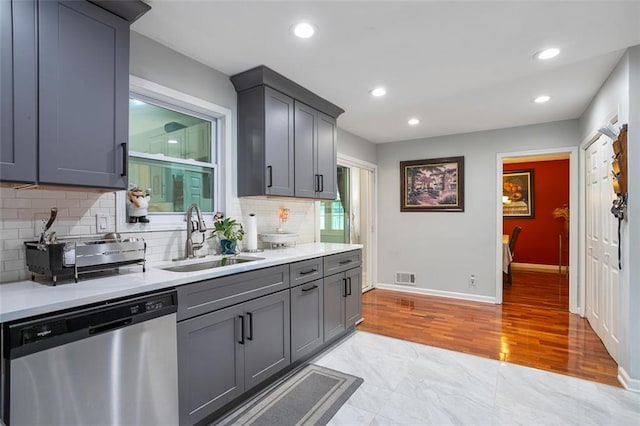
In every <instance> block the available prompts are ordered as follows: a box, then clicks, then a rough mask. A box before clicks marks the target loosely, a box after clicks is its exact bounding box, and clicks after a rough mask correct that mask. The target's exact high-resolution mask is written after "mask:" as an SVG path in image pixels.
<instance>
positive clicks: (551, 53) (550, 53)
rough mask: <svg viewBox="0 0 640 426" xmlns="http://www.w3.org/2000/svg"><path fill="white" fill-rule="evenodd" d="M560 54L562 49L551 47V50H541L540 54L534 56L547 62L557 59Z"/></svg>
mask: <svg viewBox="0 0 640 426" xmlns="http://www.w3.org/2000/svg"><path fill="white" fill-rule="evenodd" d="M559 53H560V49H557V48H555V47H551V48H549V49H544V50H541V51H540V52H538V53H536V54H535V55H534V56H535V57H536V59H540V60H542V61H545V60H547V59H551V58H555V57H556V56H558V54H559Z"/></svg>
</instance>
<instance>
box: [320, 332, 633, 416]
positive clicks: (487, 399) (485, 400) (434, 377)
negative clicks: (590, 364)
mask: <svg viewBox="0 0 640 426" xmlns="http://www.w3.org/2000/svg"><path fill="white" fill-rule="evenodd" d="M313 363H315V364H318V365H322V366H325V367H328V368H333V369H335V370H339V371H343V372H345V373H350V374H353V375H355V376H358V377H362V378H363V379H364V383H363V384H362V385H361V386H360V388H358V390H357V391H356V392H355V393H354V394H353V395H352V396H351V398H350V399H349V400H348V401H347V402H346V403H345V404H344V405H343V406H342V408H341V409H340V411H338V413H337V414H336V415H335V416H334V417H333V419H331V422H330V423H329V424H330V425H331V426H337V425H348V426H356V425H449V424H465V425H616V426H620V425H640V393H634V392H630V391H627V390H624V389H620V388H616V387H613V386H608V385H603V384H600V383H595V382H591V381H587V380H582V379H578V378H574V377H569V376H565V375H560V374H556V373H551V372H547V371H542V370H536V369H533V368H529V367H523V366H519V365H515V364H509V363H504V362H500V361H498V360H492V359H487V358H482V357H478V356H475V355H468V354H463V353H460V352H453V351H449V350H446V349H440V348H435V347H432V346H426V345H421V344H418V343H413V342H407V341H404V340H398V339H394V338H390V337H385V336H380V335H377V334H371V333H367V332H362V331H356V332H355V333H354V334H352V335H351V336H349V337H348V338H346V339H345V340H343V341H342V342H341V343H339V344H338V345H336V346H335V347H334V348H333V349H331V350H330V351H329V352H326V353H324V354H322V355H321V356H319V357H318V358H316V359H314V360H313Z"/></svg>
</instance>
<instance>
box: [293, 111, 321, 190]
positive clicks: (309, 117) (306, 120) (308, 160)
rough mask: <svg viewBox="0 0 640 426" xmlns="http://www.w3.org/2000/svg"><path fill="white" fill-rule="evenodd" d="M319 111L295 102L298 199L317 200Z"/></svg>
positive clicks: (318, 181) (296, 184)
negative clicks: (316, 147)
mask: <svg viewBox="0 0 640 426" xmlns="http://www.w3.org/2000/svg"><path fill="white" fill-rule="evenodd" d="M317 121H318V111H316V110H315V109H313V108H311V107H308V106H306V105H305V104H303V103H300V102H297V101H296V102H295V137H294V139H295V147H296V148H295V158H296V179H295V186H296V190H295V195H296V197H307V198H315V197H316V192H317V191H318V189H319V185H320V177H319V175H318V172H317V170H316V164H317V159H316V149H315V146H316V138H317V135H318V133H317V128H318V123H317Z"/></svg>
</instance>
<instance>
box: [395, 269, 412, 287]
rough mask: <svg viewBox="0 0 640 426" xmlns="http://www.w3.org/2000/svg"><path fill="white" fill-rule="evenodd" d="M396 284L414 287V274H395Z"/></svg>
mask: <svg viewBox="0 0 640 426" xmlns="http://www.w3.org/2000/svg"><path fill="white" fill-rule="evenodd" d="M396 284H402V285H416V273H415V272H396Z"/></svg>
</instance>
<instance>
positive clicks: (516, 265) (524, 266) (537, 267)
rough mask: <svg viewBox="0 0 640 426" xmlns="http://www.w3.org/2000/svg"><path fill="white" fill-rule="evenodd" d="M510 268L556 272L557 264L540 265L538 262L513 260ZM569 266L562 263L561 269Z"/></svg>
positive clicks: (565, 269) (564, 269)
mask: <svg viewBox="0 0 640 426" xmlns="http://www.w3.org/2000/svg"><path fill="white" fill-rule="evenodd" d="M511 268H513V269H517V270H520V271H547V272H558V265H542V264H538V263H518V262H513V263H512V264H511ZM567 268H569V266H567V265H562V270H563V271H567Z"/></svg>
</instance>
